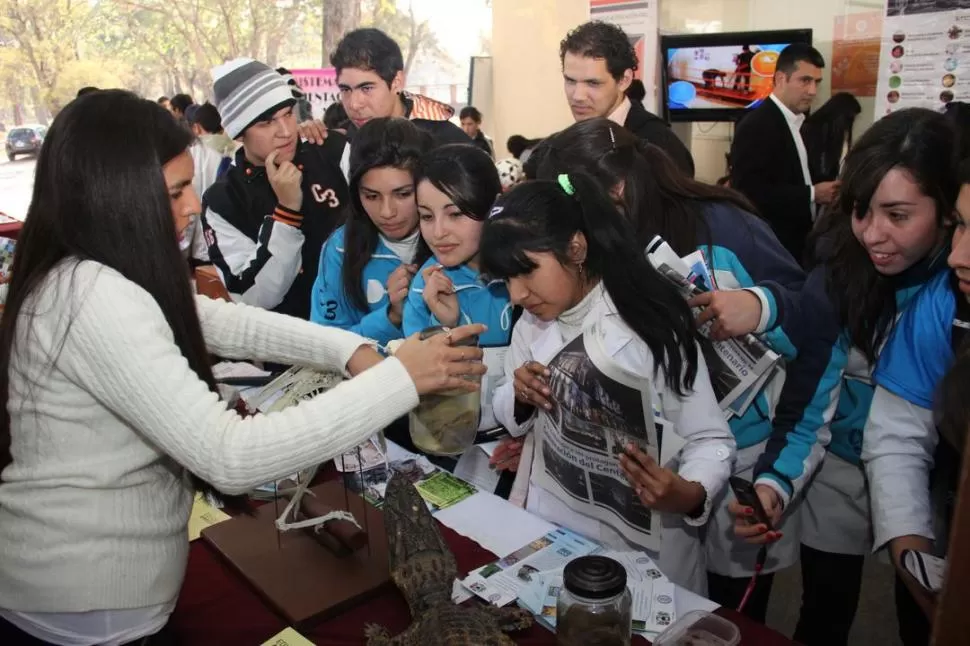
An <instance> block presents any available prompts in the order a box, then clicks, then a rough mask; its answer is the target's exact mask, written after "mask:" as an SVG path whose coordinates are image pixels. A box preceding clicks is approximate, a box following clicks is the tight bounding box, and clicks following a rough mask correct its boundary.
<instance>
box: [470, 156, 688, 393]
mask: <svg viewBox="0 0 970 646" xmlns="http://www.w3.org/2000/svg"><path fill="white" fill-rule="evenodd" d="M564 186H565V188H564ZM493 213H494V217H492V218H490V219H489V220H487V221H486V223H485V226H484V228H483V229H482V238H481V244H480V248H479V253H480V259H481V267H482V272H483V273H484V274H487V275H488V276H489V277H491V278H495V279H503V280H507V279H509V278H512V277H515V276H519V275H522V274H527V273H529V272H531V271H533V270H534V269H535V268H536V266H537V265H536V264H535V263H534V262H533V261H532V260H531V259H530V258H529V256H528V255H527V252H532V253H552V254H554V255H555V256H556V258H557V259H558V260H559V262H560V263H562V264H564V265H565V264H568V263H569V262H570V260H569V257H568V248H569V243H570V241H571V240H572V239H573V236H574V235H575V234H576V233H582V234H583V235H584V236H585V237H586V242H587V247H588V249H587V255H586V262H585V264H584V267H585V270H586V274H587V276H588V277H589V279H591V280H596V279H599V280H602V282H603V287H604V288H605V290H606V292H607V293H608V294H609V295H610V298H611V299H612V300H613V303H614V304H615V305H616V310H617V313H618V314H619V315H620V317H621V318H622V319H623V321H624V322H625V323H626V324H627V325H628V326H629V327H630V328H631V329H632V330H633V331H634V332H635V333H636V334H637V336H639V337H640V338H641V339H642V340H643V342H644V343H646V344H647V347H648V348H650V352H651V353H652V354H653V357H654V361H655V362H656V366H657V369H658V370H661V369H662V370H663V373H664V380H665V382H666V384H667V386H668V387H669V388H670V389H671V390H674V391H675V392H677V393H678V394H680V395H683V394H685V393H686V392H687V391H689V390H690V389H692V388H693V385H694V379H695V378H696V377H697V365H698V357H697V344H696V339H697V329H696V326H695V324H694V317H693V315H692V314H691V311H690V308H688V307H687V303H686V302H685V301H684V299H683V297H682V296H681V295H680V294H679V293H678V292H677V290H676V289H675V288H674V287H673V286H671V285H670V284H669V283H668V282H667V281H666V280H665V279H664V278H662V277H661V276H660V274H658V273H657V272H656V270H654V268H653V267H652V266H651V265H650V263H649V262H648V261H647V259H646V257H645V256H644V254H643V249H642V247H641V246H640V245H639V244H638V242H637V240H636V235H635V234H634V231H633V228H632V226H631V223H630V222H628V221H627V220H626V219H625V218H623V217H621V216H620V215H619V213H618V212H617V211H616V209H615V208H614V207H613V204H612V202H611V201H610V198H609V196H608V195H607V194H606V192H605V191H604V190H603V189H602V188H601V187H600V185H599V184H598V183H597V182H596V180H594V179H593V178H591V177H589V176H588V175H585V174H583V173H570V174H569V175H563V176H561V179H560V181H542V180H539V181H531V182H526V183H524V184H520V185H519V186H516V187H515V188H513V189H512V190H511V191H510V192H509V193H508V194H507V195H505V196H504V197H502V198H500V199H499V201H498V203H497V204H496V208H495V209H494V210H493Z"/></svg>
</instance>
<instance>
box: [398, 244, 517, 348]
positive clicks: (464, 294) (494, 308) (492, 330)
mask: <svg viewBox="0 0 970 646" xmlns="http://www.w3.org/2000/svg"><path fill="white" fill-rule="evenodd" d="M437 264H438V260H437V259H436V258H435V257H433V256H432V257H431V258H429V259H428V261H427V262H426V263H424V265H423V266H422V267H421V269H419V270H418V273H417V274H416V275H415V276H414V280H412V281H411V291H410V292H408V300H407V303H405V305H404V336H411V335H412V334H414V333H415V332H420V331H421V330H423V329H424V328H426V327H431V326H433V325H441V322H440V321H439V320H438V319H437V318H435V316H434V314H432V313H431V310H430V309H429V308H428V306H427V304H426V303H425V302H424V276H423V275H422V272H423V271H424V270H425V269H427V268H428V267H433V266H435V265H437ZM444 272H445V275H446V276H448V278H450V279H451V282H452V283H453V284H454V286H455V292H456V293H457V295H458V308H459V312H460V313H459V316H458V325H468V324H470V323H483V324H485V325H487V326H488V330H487V331H486V332H485V333H484V334H483V335H482V336H481V338H479V340H478V343H479V345H480V346H482V347H486V346H495V347H500V346H508V344H509V341H510V340H511V338H512V322H513V321H512V303H511V301H510V300H509V290H508V288H507V287H506V286H505V281H501V280H493V281H491V282H489V283H487V284H486V283H485V282H483V281H482V279H481V276H480V274H479V273H478V272H477V271H475V270H474V269H472V268H471V267H469V266H468V265H460V266H458V267H445V269H444Z"/></svg>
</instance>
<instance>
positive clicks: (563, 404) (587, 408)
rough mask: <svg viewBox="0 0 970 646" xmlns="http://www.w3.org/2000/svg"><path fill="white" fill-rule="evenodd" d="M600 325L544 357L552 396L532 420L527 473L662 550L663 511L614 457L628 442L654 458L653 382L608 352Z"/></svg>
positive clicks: (579, 508)
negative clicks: (531, 464) (532, 459)
mask: <svg viewBox="0 0 970 646" xmlns="http://www.w3.org/2000/svg"><path fill="white" fill-rule="evenodd" d="M597 329H598V326H593V327H591V328H587V329H586V330H585V332H584V333H583V334H581V335H579V336H578V337H576V338H575V339H573V340H572V341H570V342H569V343H567V344H566V345H565V346H564V347H563V348H562V350H560V351H559V353H558V354H557V355H556V356H555V357H554V358H553V359H552V361H550V362H549V364H548V368H549V371H550V377H549V388H550V389H551V390H552V398H551V399H552V400H553V402H554V403H553V409H552V410H551V411H542V412H540V413H539V417H538V419H537V425H536V463H535V468H534V471H533V476H532V479H533V482H534V483H535V484H536V485H538V486H539V487H541V488H542V489H544V490H545V491H547V492H549V493H550V494H552V495H553V496H555V497H556V498H558V499H559V500H560V501H562V502H563V503H564V504H565V505H566V506H567V507H569V508H570V509H571V510H573V511H575V512H577V513H578V514H581V515H583V516H586V517H589V518H592V519H595V520H598V521H600V522H602V523H604V524H606V525H608V526H609V527H611V528H612V529H614V530H615V531H617V532H618V533H619V534H620V535H621V536H623V537H624V538H625V539H626V540H628V541H630V542H632V543H634V544H636V545H640V546H643V547H644V548H646V549H651V550H659V548H660V525H661V523H660V518H659V516H658V514H655V513H653V512H652V511H651V510H650V509H648V508H647V507H646V506H644V504H643V503H642V502H641V501H640V497H639V496H638V495H637V494H636V492H635V491H634V490H633V488H632V487H631V486H630V483H629V481H628V480H627V479H626V476H624V475H623V472H622V470H621V469H620V462H619V458H620V455H621V454H622V453H623V449H624V446H625V445H626V444H628V443H630V442H632V443H634V444H635V445H637V446H638V447H639V448H640V450H641V451H643V452H645V453H646V454H648V455H650V456H651V457H652V458H653V459H654V460H657V461H658V462H659V459H660V441H661V437H662V430H661V427H658V426H657V422H659V421H660V420H655V418H654V416H653V414H652V411H653V406H652V389H651V386H650V382H649V381H648V380H646V379H642V378H639V377H637V376H636V375H632V374H630V373H628V372H627V371H625V370H624V369H622V368H621V367H620V366H619V365H618V364H616V362H615V361H614V360H613V359H612V358H610V357H609V355H607V353H606V352H605V351H604V350H603V347H602V343H601V339H600V338H599V334H598V333H597V331H596V330H597Z"/></svg>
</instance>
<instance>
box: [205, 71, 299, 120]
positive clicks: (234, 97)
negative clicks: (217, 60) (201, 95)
mask: <svg viewBox="0 0 970 646" xmlns="http://www.w3.org/2000/svg"><path fill="white" fill-rule="evenodd" d="M212 85H213V88H212V90H213V92H212V93H213V95H214V98H215V104H216V107H217V108H218V109H219V115H220V116H221V117H222V127H223V128H225V131H226V134H227V135H229V136H230V137H231V138H233V139H235V138H236V137H238V136H239V135H241V134H242V133H243V131H244V130H245V129H246V128H248V127H249V126H251V125H252V124H253V123H254V122H255V121H256V120H257V119H258V118H259V117H261V116H262V115H263V114H265V113H266V112H268V111H269V110H271V109H272V108H275V107H277V106H282V105H283V104H284V103H293V102H294V99H293V91H292V88H291V87H290V86H289V85H287V83H286V79H284V78H283V77H282V76H281V75H280V73H279V72H277V71H276V70H274V69H273V68H271V67H269V66H268V65H265V64H263V63H260V62H259V61H254V60H253V59H251V58H237V59H235V60H232V61H229V62H228V63H223V64H222V65H219V66H217V67H214V68H212Z"/></svg>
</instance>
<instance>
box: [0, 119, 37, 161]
mask: <svg viewBox="0 0 970 646" xmlns="http://www.w3.org/2000/svg"><path fill="white" fill-rule="evenodd" d="M46 134H47V128H46V127H45V126H18V127H16V128H11V129H10V131H9V132H8V133H7V144H6V145H7V159H9V160H10V161H13V160H14V158H15V157H16V156H17V155H36V154H37V153H39V152H40V145H41V144H42V143H44V135H46Z"/></svg>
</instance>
